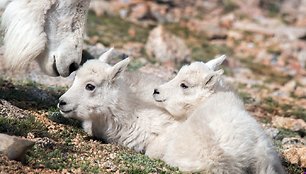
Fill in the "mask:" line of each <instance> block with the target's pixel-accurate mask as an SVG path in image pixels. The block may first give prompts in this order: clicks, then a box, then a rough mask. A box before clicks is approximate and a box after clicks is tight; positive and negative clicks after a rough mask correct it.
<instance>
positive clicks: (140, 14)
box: [129, 3, 150, 21]
mask: <svg viewBox="0 0 306 174" xmlns="http://www.w3.org/2000/svg"><path fill="white" fill-rule="evenodd" d="M149 15H150V8H149V6H148V4H146V3H139V4H136V5H135V6H134V7H132V9H131V13H130V15H129V17H130V18H131V19H132V21H138V20H140V19H144V18H146V17H148V16H149Z"/></svg>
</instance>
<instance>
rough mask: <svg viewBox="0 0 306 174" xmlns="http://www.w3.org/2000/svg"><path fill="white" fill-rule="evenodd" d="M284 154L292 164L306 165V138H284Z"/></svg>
mask: <svg viewBox="0 0 306 174" xmlns="http://www.w3.org/2000/svg"><path fill="white" fill-rule="evenodd" d="M282 146H283V148H284V149H285V150H283V152H282V154H283V155H284V157H285V158H286V159H287V160H288V161H289V162H290V163H292V164H298V165H299V166H301V167H306V140H305V139H302V138H284V139H283V140H282Z"/></svg>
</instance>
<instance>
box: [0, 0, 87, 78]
mask: <svg viewBox="0 0 306 174" xmlns="http://www.w3.org/2000/svg"><path fill="white" fill-rule="evenodd" d="M89 3H90V0H65V1H61V0H39V1H38V0H14V1H12V2H11V3H9V4H8V6H7V7H6V9H5V11H4V13H3V16H2V27H3V29H4V33H5V36H4V45H5V53H4V58H5V61H6V64H7V66H8V67H13V68H20V67H22V66H24V65H26V64H28V63H29V62H30V61H31V60H34V59H36V60H37V61H38V63H39V65H40V67H41V69H42V70H43V71H44V72H45V73H46V74H48V75H51V76H58V75H61V76H64V77H66V76H68V75H69V74H70V73H71V72H72V71H73V70H76V69H77V67H78V65H79V64H80V62H81V57H82V44H83V33H84V28H85V27H84V25H85V19H86V14H87V10H88V8H89Z"/></svg>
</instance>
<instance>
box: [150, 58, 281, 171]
mask: <svg viewBox="0 0 306 174" xmlns="http://www.w3.org/2000/svg"><path fill="white" fill-rule="evenodd" d="M224 59H225V56H221V57H219V58H216V59H214V60H212V61H210V62H208V63H206V64H205V63H203V62H195V63H192V64H191V65H189V66H183V67H182V68H181V70H180V71H179V72H178V74H177V76H176V77H175V78H173V79H172V80H171V81H169V82H167V83H165V84H163V85H161V86H159V87H158V88H156V89H155V90H154V94H153V96H154V99H155V100H156V101H157V102H159V103H160V104H161V105H162V106H163V107H164V108H165V109H166V110H167V111H169V113H170V114H171V115H172V116H173V117H174V118H176V119H178V120H182V119H183V120H184V119H186V121H185V122H188V123H189V125H194V126H189V127H187V128H186V129H187V130H188V129H191V130H193V131H197V129H199V128H200V127H201V126H207V127H208V128H207V129H209V130H210V131H209V135H210V136H211V141H214V144H215V145H214V146H211V147H210V148H211V150H214V148H216V147H219V148H221V149H223V150H224V152H225V153H226V154H228V155H230V156H231V157H232V160H233V161H232V162H234V163H236V164H238V165H239V166H240V167H241V168H242V169H243V171H244V172H243V173H256V174H280V173H284V171H283V169H282V166H281V163H280V160H279V158H278V155H277V153H276V152H275V151H274V149H273V146H272V143H271V142H270V140H269V138H268V137H267V136H266V135H265V133H264V131H263V130H262V128H261V127H260V126H259V124H258V123H257V122H256V120H255V119H254V118H252V117H251V116H250V115H249V114H248V113H247V111H246V110H245V109H244V106H243V103H242V101H241V100H240V99H239V98H238V97H237V96H236V95H235V94H234V93H233V92H231V91H227V90H221V89H224V83H223V80H222V79H221V75H222V74H223V70H217V71H216V69H217V67H218V65H220V64H222V62H223V61H224ZM182 131H183V130H182ZM172 143H173V146H180V145H179V144H180V143H181V141H173V142H172ZM175 149H176V148H173V151H174V152H173V153H175V151H176V150H175ZM167 158H169V160H170V161H171V160H172V158H176V157H175V156H173V155H172V156H169V157H167ZM174 165H175V163H174Z"/></svg>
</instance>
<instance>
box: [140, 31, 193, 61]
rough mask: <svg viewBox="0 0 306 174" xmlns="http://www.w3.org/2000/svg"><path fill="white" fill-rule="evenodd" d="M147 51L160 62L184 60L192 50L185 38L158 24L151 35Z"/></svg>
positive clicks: (146, 47)
mask: <svg viewBox="0 0 306 174" xmlns="http://www.w3.org/2000/svg"><path fill="white" fill-rule="evenodd" d="M145 49H146V53H147V54H148V56H150V57H154V58H155V59H156V60H157V61H159V62H168V61H174V62H182V61H184V60H186V59H188V58H189V57H190V50H189V49H188V47H187V46H186V44H185V42H184V40H183V39H181V38H179V37H177V36H175V35H173V34H171V33H169V32H167V31H166V30H165V29H164V27H162V26H157V27H156V28H154V29H153V30H152V31H151V32H150V35H149V38H148V41H147V43H146V46H145Z"/></svg>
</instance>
